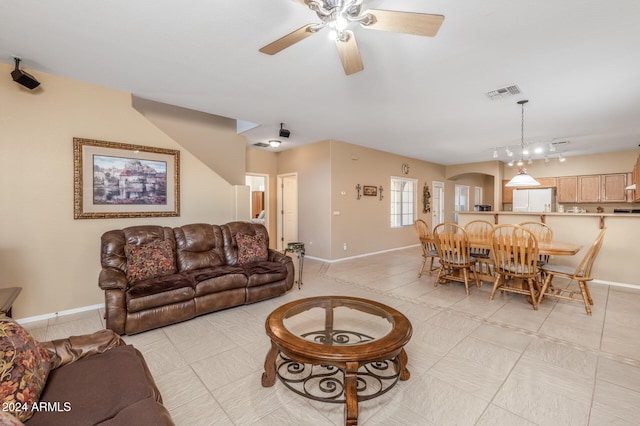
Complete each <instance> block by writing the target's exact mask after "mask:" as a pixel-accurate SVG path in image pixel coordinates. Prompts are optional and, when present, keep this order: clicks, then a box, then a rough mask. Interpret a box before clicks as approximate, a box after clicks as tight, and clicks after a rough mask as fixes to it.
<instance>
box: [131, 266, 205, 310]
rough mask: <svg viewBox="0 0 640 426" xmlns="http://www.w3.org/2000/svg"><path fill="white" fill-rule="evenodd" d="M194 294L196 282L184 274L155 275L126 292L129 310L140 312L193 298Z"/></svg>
mask: <svg viewBox="0 0 640 426" xmlns="http://www.w3.org/2000/svg"><path fill="white" fill-rule="evenodd" d="M194 296H195V290H194V283H193V281H192V280H191V279H190V278H189V277H187V276H185V275H183V274H173V275H166V276H162V277H155V278H151V279H148V280H144V281H139V282H137V283H135V284H133V285H132V286H131V287H129V290H127V293H126V303H127V311H129V312H139V311H142V310H145V309H150V308H155V307H157V306H164V305H169V304H172V303H177V302H183V301H185V300H191V299H193V297H194Z"/></svg>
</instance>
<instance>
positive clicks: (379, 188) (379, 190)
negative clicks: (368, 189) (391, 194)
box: [378, 186, 384, 201]
mask: <svg viewBox="0 0 640 426" xmlns="http://www.w3.org/2000/svg"><path fill="white" fill-rule="evenodd" d="M378 192H379V194H380V201H382V199H383V198H384V197H383V196H382V186H379V187H378Z"/></svg>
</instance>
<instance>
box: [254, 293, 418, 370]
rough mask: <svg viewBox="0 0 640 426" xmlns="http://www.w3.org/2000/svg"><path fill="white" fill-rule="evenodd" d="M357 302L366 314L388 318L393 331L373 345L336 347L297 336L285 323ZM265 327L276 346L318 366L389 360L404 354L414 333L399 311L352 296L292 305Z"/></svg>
mask: <svg viewBox="0 0 640 426" xmlns="http://www.w3.org/2000/svg"><path fill="white" fill-rule="evenodd" d="M354 303H355V304H358V305H359V309H360V310H362V311H365V312H368V313H370V314H372V315H377V316H380V317H382V318H384V319H388V320H389V321H390V322H391V326H392V328H391V331H390V332H389V333H388V334H386V335H385V336H382V337H380V338H376V340H373V341H371V342H367V343H363V344H358V345H352V346H338V345H333V346H332V345H323V344H320V343H315V342H312V341H309V340H305V339H303V338H302V337H299V336H296V335H294V334H292V333H291V332H290V331H289V330H287V328H286V327H285V326H284V323H283V320H284V319H285V318H287V317H290V316H292V315H295V314H297V313H300V312H304V311H306V310H308V309H310V308H316V307H318V308H323V307H330V306H333V307H338V306H352V305H353V304H354ZM372 307H373V308H372ZM265 328H266V332H267V335H268V336H269V338H270V339H271V341H272V343H273V344H274V345H276V346H277V347H278V349H280V350H281V351H282V352H284V353H286V354H289V355H293V356H296V358H299V359H300V360H310V361H312V360H313V361H315V362H316V363H317V362H318V360H319V359H321V360H323V361H327V362H332V363H342V362H347V361H357V362H360V363H367V362H373V361H379V360H387V359H390V358H393V357H394V356H396V355H397V354H398V353H399V352H400V350H401V349H402V347H403V346H404V345H405V344H406V343H407V342H409V339H411V334H412V328H411V323H410V322H409V320H408V319H407V318H406V317H405V316H404V315H403V314H401V313H400V312H399V311H397V310H395V309H393V308H391V307H389V306H386V305H383V304H381V303H378V302H376V301H373V300H366V299H360V298H357V297H348V296H320V297H311V298H308V299H304V300H303V301H300V300H297V301H293V302H289V303H287V304H285V305H282V306H280V307H279V308H278V309H276V310H275V311H273V312H272V313H271V315H269V317H268V318H267V321H266V323H265ZM354 347H357V348H358V349H357V354H354ZM310 354H313V355H312V356H311V355H310Z"/></svg>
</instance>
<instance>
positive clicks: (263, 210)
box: [245, 173, 269, 229]
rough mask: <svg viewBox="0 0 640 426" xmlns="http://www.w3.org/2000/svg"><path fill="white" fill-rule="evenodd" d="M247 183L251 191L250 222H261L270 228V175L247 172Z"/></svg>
mask: <svg viewBox="0 0 640 426" xmlns="http://www.w3.org/2000/svg"><path fill="white" fill-rule="evenodd" d="M245 185H247V186H248V187H249V192H250V193H251V198H250V199H249V209H250V211H251V218H250V222H252V223H261V224H263V225H264V226H265V227H266V228H267V229H269V175H261V174H253V173H247V175H246V176H245Z"/></svg>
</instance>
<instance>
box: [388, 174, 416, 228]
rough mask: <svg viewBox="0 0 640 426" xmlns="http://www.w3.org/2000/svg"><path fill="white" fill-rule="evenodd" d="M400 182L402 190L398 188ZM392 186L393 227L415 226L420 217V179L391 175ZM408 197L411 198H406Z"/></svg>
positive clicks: (391, 222)
mask: <svg viewBox="0 0 640 426" xmlns="http://www.w3.org/2000/svg"><path fill="white" fill-rule="evenodd" d="M400 184H401V186H402V189H401V190H399V189H397V188H398V185H400ZM407 185H409V186H407ZM390 188H391V189H390V191H389V192H390V196H389V198H390V200H391V201H390V207H391V209H390V212H389V219H390V225H391V228H402V227H405V226H413V223H414V222H415V221H416V219H417V218H418V179H411V178H406V177H398V176H391V185H390ZM408 197H410V199H406V198H408Z"/></svg>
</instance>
